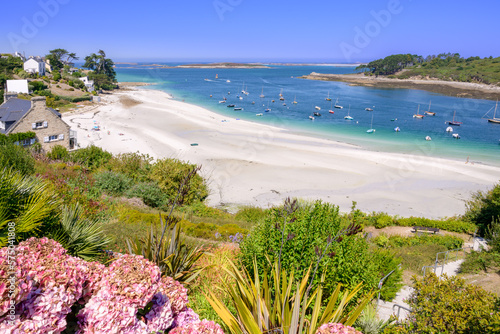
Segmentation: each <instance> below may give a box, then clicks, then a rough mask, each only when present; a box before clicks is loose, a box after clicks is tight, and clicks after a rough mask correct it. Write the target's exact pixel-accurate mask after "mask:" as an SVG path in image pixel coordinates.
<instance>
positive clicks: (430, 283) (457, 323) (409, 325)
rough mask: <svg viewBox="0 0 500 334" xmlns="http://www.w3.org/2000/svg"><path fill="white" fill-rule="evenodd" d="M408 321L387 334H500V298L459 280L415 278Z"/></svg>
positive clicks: (430, 275) (428, 277)
mask: <svg viewBox="0 0 500 334" xmlns="http://www.w3.org/2000/svg"><path fill="white" fill-rule="evenodd" d="M414 282H415V285H414V288H415V290H414V292H413V293H412V295H411V296H410V298H409V300H408V304H409V305H410V307H411V309H412V311H411V312H410V316H409V320H407V321H406V322H405V323H403V324H402V325H399V326H396V328H393V329H392V330H389V331H387V330H386V331H385V333H429V334H430V333H443V334H447V333H472V334H475V333H477V334H480V333H498V330H499V328H500V317H498V312H499V311H500V309H499V305H498V302H497V298H496V297H495V295H494V294H492V293H489V292H486V291H485V290H483V289H482V288H480V287H477V286H474V285H471V284H466V283H465V281H464V280H462V279H459V278H457V277H447V276H446V275H445V276H444V277H441V278H439V277H437V276H436V275H434V274H429V275H427V276H426V277H425V279H424V280H417V279H416V278H414Z"/></svg>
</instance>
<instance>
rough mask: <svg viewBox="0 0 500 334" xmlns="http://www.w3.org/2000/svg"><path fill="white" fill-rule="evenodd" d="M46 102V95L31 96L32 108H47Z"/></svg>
mask: <svg viewBox="0 0 500 334" xmlns="http://www.w3.org/2000/svg"><path fill="white" fill-rule="evenodd" d="M46 102H47V98H46V97H45V96H36V97H33V98H31V108H35V107H37V106H38V107H39V108H45V107H46Z"/></svg>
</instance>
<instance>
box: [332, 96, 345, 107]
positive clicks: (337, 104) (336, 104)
mask: <svg viewBox="0 0 500 334" xmlns="http://www.w3.org/2000/svg"><path fill="white" fill-rule="evenodd" d="M334 107H335V108H337V109H342V108H344V107H342V106H340V105H339V98H337V100H336V101H335V105H334Z"/></svg>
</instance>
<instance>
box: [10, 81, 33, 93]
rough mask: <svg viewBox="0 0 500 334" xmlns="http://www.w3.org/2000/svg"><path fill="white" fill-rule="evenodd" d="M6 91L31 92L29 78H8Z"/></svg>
mask: <svg viewBox="0 0 500 334" xmlns="http://www.w3.org/2000/svg"><path fill="white" fill-rule="evenodd" d="M5 91H6V92H9V93H21V94H29V89H28V80H7V85H6V88H5Z"/></svg>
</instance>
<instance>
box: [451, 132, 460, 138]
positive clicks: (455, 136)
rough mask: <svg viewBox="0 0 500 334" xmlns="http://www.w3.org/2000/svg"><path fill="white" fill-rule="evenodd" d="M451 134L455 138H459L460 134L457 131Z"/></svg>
mask: <svg viewBox="0 0 500 334" xmlns="http://www.w3.org/2000/svg"><path fill="white" fill-rule="evenodd" d="M451 136H452V137H453V138H455V139H460V135H459V134H458V133H454V134H452V135H451Z"/></svg>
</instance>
